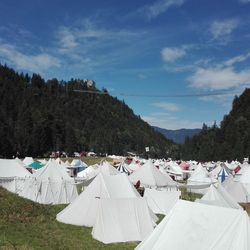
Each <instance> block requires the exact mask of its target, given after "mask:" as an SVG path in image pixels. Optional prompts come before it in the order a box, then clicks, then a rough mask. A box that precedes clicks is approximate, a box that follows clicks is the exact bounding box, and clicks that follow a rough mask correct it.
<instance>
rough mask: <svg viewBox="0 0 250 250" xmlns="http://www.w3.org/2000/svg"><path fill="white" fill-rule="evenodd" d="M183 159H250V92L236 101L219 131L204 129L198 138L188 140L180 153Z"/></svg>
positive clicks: (206, 127) (215, 128)
mask: <svg viewBox="0 0 250 250" xmlns="http://www.w3.org/2000/svg"><path fill="white" fill-rule="evenodd" d="M181 151H182V152H181V157H182V158H183V159H196V160H199V161H209V160H235V159H238V160H241V161H242V160H243V158H244V157H249V156H250V89H246V90H245V91H244V92H243V93H242V95H241V96H239V97H237V96H236V97H235V99H234V101H233V105H232V110H231V111H230V113H229V114H228V115H225V116H224V119H223V120H222V122H221V124H220V127H218V126H217V125H216V124H214V125H213V126H212V127H208V126H207V125H205V124H204V125H203V128H202V130H201V132H200V134H199V135H196V136H194V137H193V138H192V139H189V138H188V139H186V141H185V144H184V145H183V147H182V150H181Z"/></svg>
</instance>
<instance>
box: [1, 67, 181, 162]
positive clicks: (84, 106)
mask: <svg viewBox="0 0 250 250" xmlns="http://www.w3.org/2000/svg"><path fill="white" fill-rule="evenodd" d="M75 90H92V91H95V92H99V93H100V94H92V93H88V92H85V93H81V92H76V91H75ZM102 93H105V94H102ZM0 138H1V143H0V156H1V157H12V156H13V155H16V154H17V152H18V154H19V155H20V157H23V156H27V155H29V156H33V157H43V156H48V155H49V154H50V153H51V151H65V152H67V153H69V154H71V153H73V152H75V151H77V152H81V151H92V150H93V151H95V152H96V153H104V154H105V153H107V154H126V153H127V152H129V151H131V152H135V153H138V154H145V147H149V148H150V151H149V152H148V153H147V154H148V156H151V157H169V156H172V157H173V156H176V155H178V148H177V146H176V145H175V144H174V143H173V142H172V141H170V140H167V139H165V138H164V136H163V135H161V134H159V133H157V132H155V131H154V129H153V128H151V127H150V126H149V125H148V124H147V123H146V122H144V121H143V120H142V119H141V118H140V117H139V116H136V115H135V114H134V113H133V110H132V109H130V108H129V107H128V106H127V105H126V104H125V102H124V101H120V100H118V99H117V98H115V97H112V96H110V95H109V94H108V93H107V90H102V91H101V90H99V89H97V88H96V86H95V85H92V86H88V85H87V83H86V81H83V80H79V79H71V80H70V81H59V80H57V79H50V80H47V81H45V80H44V79H43V78H42V77H41V76H40V75H39V74H33V75H28V74H23V73H18V72H15V70H13V69H11V68H9V67H8V66H6V65H0Z"/></svg>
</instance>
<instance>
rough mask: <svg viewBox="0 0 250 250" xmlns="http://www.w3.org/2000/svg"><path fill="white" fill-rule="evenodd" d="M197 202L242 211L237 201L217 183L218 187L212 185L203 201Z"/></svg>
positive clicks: (198, 200)
mask: <svg viewBox="0 0 250 250" xmlns="http://www.w3.org/2000/svg"><path fill="white" fill-rule="evenodd" d="M196 202H199V203H204V204H208V205H215V206H220V207H228V208H235V209H242V207H241V206H240V205H239V204H238V203H237V201H236V200H234V198H233V197H232V196H231V195H230V194H229V193H228V192H227V191H226V190H225V189H224V188H223V186H222V185H221V184H220V183H217V184H216V185H213V184H212V185H211V186H210V187H209V189H208V191H207V192H206V194H204V195H203V196H202V198H201V199H197V200H196Z"/></svg>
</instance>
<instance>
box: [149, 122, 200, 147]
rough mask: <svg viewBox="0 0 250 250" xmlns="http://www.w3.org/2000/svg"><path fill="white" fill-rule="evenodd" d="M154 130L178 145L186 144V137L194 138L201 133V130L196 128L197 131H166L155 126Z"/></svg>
mask: <svg viewBox="0 0 250 250" xmlns="http://www.w3.org/2000/svg"><path fill="white" fill-rule="evenodd" d="M153 128H154V129H155V130H156V131H157V132H159V133H161V134H163V135H164V136H165V137H166V138H167V139H170V140H172V141H174V142H175V143H178V144H184V142H185V139H186V137H189V138H192V137H193V136H195V135H197V134H199V133H200V131H201V129H199V128H195V129H185V128H183V129H176V130H170V129H164V128H159V127H156V126H153Z"/></svg>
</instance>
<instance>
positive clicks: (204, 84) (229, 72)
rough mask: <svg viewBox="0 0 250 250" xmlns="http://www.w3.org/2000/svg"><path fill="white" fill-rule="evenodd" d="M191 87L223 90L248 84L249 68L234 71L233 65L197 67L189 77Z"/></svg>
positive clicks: (249, 78) (249, 77)
mask: <svg viewBox="0 0 250 250" xmlns="http://www.w3.org/2000/svg"><path fill="white" fill-rule="evenodd" d="M189 80H190V82H191V87H194V88H197V89H208V90H223V89H230V88H234V87H239V86H241V85H246V84H250V69H245V70H240V71H236V70H235V69H234V68H233V67H226V68H216V67H214V68H207V69H203V68H199V69H197V71H196V72H195V73H194V74H193V75H192V76H191V77H190V78H189Z"/></svg>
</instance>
